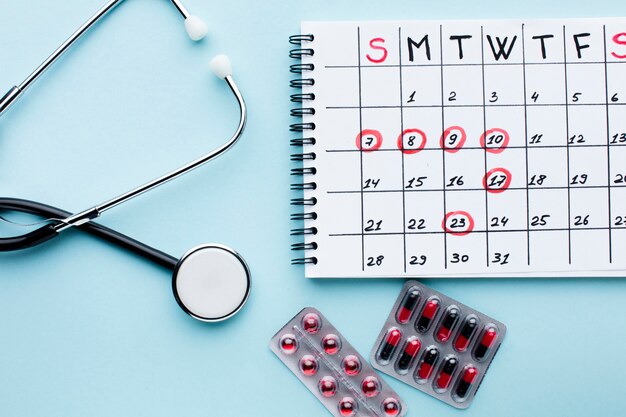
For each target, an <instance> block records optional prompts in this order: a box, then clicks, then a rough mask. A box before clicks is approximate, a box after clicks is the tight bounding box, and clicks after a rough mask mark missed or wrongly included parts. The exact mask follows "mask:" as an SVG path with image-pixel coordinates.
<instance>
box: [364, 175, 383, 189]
mask: <svg viewBox="0 0 626 417" xmlns="http://www.w3.org/2000/svg"><path fill="white" fill-rule="evenodd" d="M379 183H380V178H368V179H366V180H365V185H364V186H363V189H364V190H365V189H367V188H376V187H378V184H379Z"/></svg>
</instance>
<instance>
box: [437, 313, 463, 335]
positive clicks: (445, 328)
mask: <svg viewBox="0 0 626 417" xmlns="http://www.w3.org/2000/svg"><path fill="white" fill-rule="evenodd" d="M460 315H461V311H460V310H459V308H458V307H456V306H450V307H448V308H447V309H446V312H445V313H444V315H443V318H442V319H441V323H439V328H438V329H437V332H436V334H435V337H436V338H437V341H439V342H440V343H445V342H447V341H448V340H449V339H450V336H451V335H452V331H453V330H454V327H455V326H456V324H457V323H458V321H459V316H460Z"/></svg>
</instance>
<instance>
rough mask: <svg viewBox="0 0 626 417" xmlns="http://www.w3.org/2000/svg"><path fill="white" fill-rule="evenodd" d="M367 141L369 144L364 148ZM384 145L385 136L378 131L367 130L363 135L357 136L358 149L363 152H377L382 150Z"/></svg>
mask: <svg viewBox="0 0 626 417" xmlns="http://www.w3.org/2000/svg"><path fill="white" fill-rule="evenodd" d="M365 141H367V143H365V146H363V145H364V144H363V142H365ZM368 143H369V144H368ZM382 145H383V135H382V134H381V133H380V132H379V131H378V130H374V129H365V130H363V131H362V132H361V133H359V134H358V135H356V147H357V149H359V150H361V151H363V152H372V151H375V150H377V149H380V147H381V146H382Z"/></svg>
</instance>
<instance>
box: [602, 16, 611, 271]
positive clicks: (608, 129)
mask: <svg viewBox="0 0 626 417" xmlns="http://www.w3.org/2000/svg"><path fill="white" fill-rule="evenodd" d="M602 40H603V41H604V92H605V99H606V109H605V111H606V162H607V176H608V182H607V185H608V187H607V191H608V210H609V263H613V227H612V223H613V213H612V210H611V122H610V116H609V69H608V65H607V53H606V50H607V45H606V25H602Z"/></svg>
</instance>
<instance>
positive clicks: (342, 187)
mask: <svg viewBox="0 0 626 417" xmlns="http://www.w3.org/2000/svg"><path fill="white" fill-rule="evenodd" d="M302 34H313V35H314V40H313V41H311V42H304V43H303V44H302V46H301V47H302V48H311V49H312V50H313V51H314V54H313V55H312V56H304V57H303V60H302V62H303V63H304V64H314V66H315V69H314V71H312V72H309V73H306V74H303V78H309V77H310V78H313V79H314V80H315V83H314V85H312V86H305V87H304V88H303V93H313V94H315V101H314V102H313V103H312V106H311V107H314V108H315V114H314V115H309V116H305V117H304V120H303V122H304V123H314V124H315V130H313V131H312V132H305V135H304V136H312V137H315V140H316V142H315V145H307V146H305V149H304V152H305V153H308V152H310V153H314V154H315V159H314V160H305V164H304V165H305V166H307V167H315V168H316V175H315V177H314V181H315V183H316V189H315V190H305V198H315V199H316V205H315V206H314V207H312V208H311V207H305V208H306V209H309V210H307V211H311V210H313V209H314V211H315V213H316V214H317V218H316V219H315V220H307V221H306V222H305V227H308V228H309V227H310V228H315V230H316V234H314V235H306V236H305V238H306V242H307V243H313V242H315V243H316V244H317V249H316V250H315V251H313V252H311V253H307V256H312V257H315V260H316V263H315V264H308V265H306V275H307V276H308V277H409V276H411V277H413V276H415V277H421V276H476V275H477V276H485V275H495V276H581V275H582V276H615V275H617V276H622V275H624V271H625V270H626V256H625V255H626V182H625V175H626V19H624V18H610V19H572V20H530V21H519V20H505V21H443V22H440V21H400V22H396V21H387V22H304V23H303V24H302ZM305 107H307V106H305Z"/></svg>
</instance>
